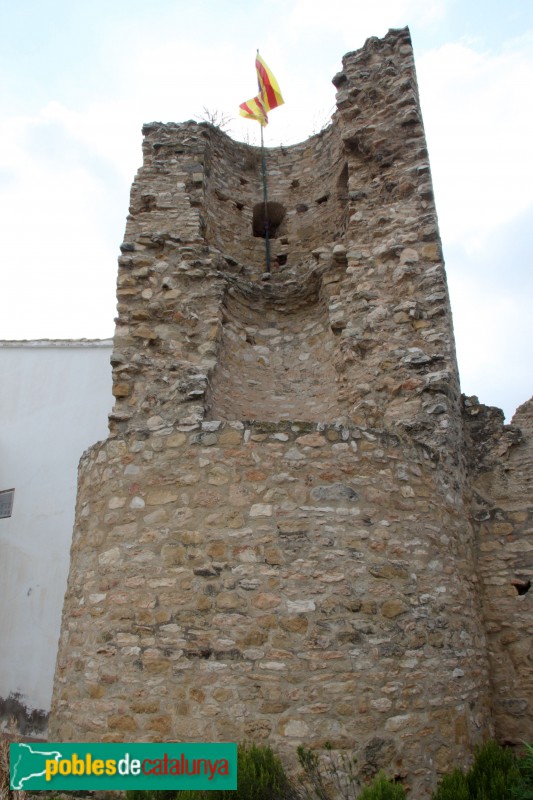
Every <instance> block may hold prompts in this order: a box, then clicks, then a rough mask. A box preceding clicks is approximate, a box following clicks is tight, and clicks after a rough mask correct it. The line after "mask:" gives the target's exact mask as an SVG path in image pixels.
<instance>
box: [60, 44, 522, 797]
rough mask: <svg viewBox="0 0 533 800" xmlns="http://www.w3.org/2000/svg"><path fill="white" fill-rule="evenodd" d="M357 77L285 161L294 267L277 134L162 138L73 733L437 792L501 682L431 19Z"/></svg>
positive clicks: (88, 528) (77, 619) (156, 144)
mask: <svg viewBox="0 0 533 800" xmlns="http://www.w3.org/2000/svg"><path fill="white" fill-rule="evenodd" d="M334 83H335V86H336V87H337V89H338V94H337V112H336V114H335V116H334V118H333V120H332V124H331V126H330V127H328V128H327V129H326V130H325V131H323V132H322V133H320V134H318V135H317V136H313V137H312V138H311V139H309V140H308V141H306V142H304V143H302V144H298V145H295V146H291V147H287V148H275V149H272V150H270V151H269V152H268V157H267V158H268V165H269V191H270V196H271V198H272V202H271V204H270V206H269V219H270V225H271V236H272V250H273V259H274V267H273V272H272V277H271V279H270V280H269V281H265V280H263V279H262V278H263V269H264V267H263V264H264V240H263V239H262V238H261V236H260V235H258V234H260V233H261V231H262V221H261V215H262V201H261V172H260V169H261V166H260V159H259V153H258V150H257V149H256V148H253V147H250V146H247V145H244V144H240V143H237V142H234V141H232V140H231V139H229V138H228V137H227V136H226V135H225V134H224V133H222V132H221V131H220V130H218V129H216V128H214V127H212V126H210V125H207V124H196V123H193V122H187V123H184V124H179V125H176V124H167V125H163V124H160V123H152V124H150V125H146V126H145V128H144V146H143V151H144V163H143V166H142V168H141V169H140V171H139V173H138V175H137V178H136V180H135V182H134V185H133V188H132V194H131V207H130V215H129V217H128V223H127V228H126V236H125V241H124V243H123V244H122V247H121V250H122V255H121V257H120V259H119V276H118V290H117V294H118V319H117V327H116V334H115V344H114V354H113V357H112V363H113V372H114V395H115V397H116V405H115V409H114V411H113V413H112V415H111V418H110V435H109V438H108V439H107V440H106V441H105V442H103V443H100V444H97V445H95V446H94V447H93V448H91V449H90V450H89V451H88V452H87V453H85V455H84V456H83V458H82V461H81V466H80V474H79V493H78V502H77V515H76V526H75V532H74V539H73V545H72V563H71V571H70V577H69V584H68V590H67V595H66V600H65V608H64V615H63V627H62V634H61V640H60V649H59V655H58V662H57V670H56V679H55V689H54V701H53V708H52V718H51V725H50V730H51V737H52V738H53V739H56V740H102V741H117V740H123V739H124V740H141V741H146V740H162V739H167V740H189V741H215V740H242V739H253V740H259V741H264V742H267V741H268V742H269V743H270V744H271V745H272V746H273V747H274V749H275V750H276V751H277V752H279V753H280V754H281V755H282V756H284V757H285V758H286V759H287V760H290V759H294V754H295V749H296V746H297V744H299V743H300V742H303V743H305V744H306V746H309V747H312V748H320V747H323V746H324V744H325V743H326V742H330V743H331V744H332V745H333V747H334V748H339V749H343V748H348V749H350V750H352V749H353V750H356V751H357V753H358V756H359V763H360V765H361V766H362V767H363V768H364V769H366V770H367V771H370V772H371V771H372V770H375V769H377V768H378V767H380V766H383V767H385V768H387V769H388V770H389V771H391V772H396V773H397V774H398V775H401V776H404V777H405V778H406V779H407V780H408V781H409V783H410V784H411V785H412V786H414V787H415V789H416V790H417V791H418V792H419V794H418V795H416V796H417V797H420V798H422V797H425V796H426V795H427V792H428V791H429V787H431V786H432V785H433V784H434V782H435V778H436V774H437V773H438V772H440V771H442V770H445V769H448V768H450V767H452V766H455V765H456V764H458V763H462V762H463V761H464V759H465V757H467V755H468V753H469V752H470V751H471V749H472V747H473V745H474V744H475V743H476V742H478V741H480V740H481V739H482V738H483V737H484V736H486V735H488V734H490V733H491V732H492V727H491V726H492V710H491V708H492V705H491V704H492V703H493V691H492V692H491V690H490V688H489V661H488V651H487V641H486V635H485V629H484V625H483V621H482V619H483V618H482V591H481V589H482V586H481V582H480V577H479V571H478V569H477V568H476V566H475V565H476V564H477V561H476V540H475V535H474V529H473V526H472V524H471V522H470V519H469V510H468V508H467V503H468V504H469V503H470V502H471V499H472V491H473V490H472V486H471V481H470V479H468V478H467V471H466V470H467V466H468V464H467V459H466V458H465V452H466V449H465V447H466V446H465V435H464V430H463V417H462V409H461V397H460V390H459V380H458V372H457V365H456V359H455V352H454V341H453V331H452V319H451V311H450V305H449V300H448V293H447V287H446V278H445V272H444V266H443V261H442V253H441V245H440V240H439V233H438V226H437V217H436V211H435V205H434V200H433V192H432V185H431V177H430V168H429V162H428V154H427V149H426V142H425V137H424V131H423V126H422V120H421V116H420V108H419V101H418V92H417V85H416V77H415V70H414V62H413V53H412V48H411V42H410V37H409V32H408V30H407V29H403V30H394V31H390V32H389V33H388V34H387V36H385V37H384V38H383V39H381V40H379V39H370V40H368V41H367V43H366V44H365V46H364V47H363V48H362V49H361V50H359V51H357V52H354V53H349V54H348V55H347V56H345V58H344V61H343V71H342V72H341V73H339V74H338V75H336V76H335V78H334ZM500 427H501V426H500ZM468 435H469V436H470V437H471V438H472V437H473V438H474V439H475V438H476V436H477V437H478V439H479V436H480V435H481V434H479V431H478V432H477V433H476V431H475V430H473V429H472V428H469V434H468ZM469 441H470V439H469ZM473 446H474V445H472V447H473ZM472 469H474V467H472ZM479 497H480V496H479V495H478V496H477V498H478V501H479V502H481V501H480V500H479ZM489 505H490V504H489ZM483 513H485V514H488V517H485V518H484V519H487V518H490V515H491V511H490V509H489V510H488V511H487V510H486V509H485V510H484V511H483ZM526 516H527V515H526ZM482 519H483V517H479V520H482ZM523 521H524V520H523V519H522V522H521V523H520V524H522V523H523ZM506 586H507V584H506ZM514 595H516V592H513V596H514Z"/></svg>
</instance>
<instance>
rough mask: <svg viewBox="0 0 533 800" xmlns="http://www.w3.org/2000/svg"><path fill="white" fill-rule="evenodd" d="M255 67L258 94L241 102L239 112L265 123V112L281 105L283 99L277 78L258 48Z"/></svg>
mask: <svg viewBox="0 0 533 800" xmlns="http://www.w3.org/2000/svg"><path fill="white" fill-rule="evenodd" d="M255 69H256V71H257V81H258V83H259V94H258V95H256V96H255V97H253V98H252V99H251V100H247V101H246V103H241V104H240V106H239V113H240V114H242V116H243V117H247V118H248V119H256V120H257V121H258V122H259V123H260V124H261V125H267V124H268V116H267V113H268V112H269V111H272V109H273V108H277V107H278V106H281V105H283V103H284V102H285V101H284V99H283V97H282V96H281V91H280V88H279V84H278V82H277V80H276V79H275V77H274V75H273V74H272V72H271V70H270V69H269V68H268V67H267V65H266V64H265V62H264V61H263V59H262V58H261V56H260V55H259V50H258V51H257V55H256V57H255Z"/></svg>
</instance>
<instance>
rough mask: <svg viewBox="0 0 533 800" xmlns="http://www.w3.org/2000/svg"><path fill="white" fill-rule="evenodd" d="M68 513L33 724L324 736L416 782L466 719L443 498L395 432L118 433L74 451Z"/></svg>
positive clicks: (60, 730) (414, 450) (465, 674)
mask: <svg viewBox="0 0 533 800" xmlns="http://www.w3.org/2000/svg"><path fill="white" fill-rule="evenodd" d="M191 427H192V430H191ZM77 519H78V522H77V527H76V532H75V538H74V541H73V552H74V553H75V554H76V558H75V559H73V564H72V569H71V573H70V578H69V590H68V595H69V598H70V599H69V604H70V609H69V614H68V617H67V618H66V619H65V624H64V628H63V632H62V637H61V643H60V655H59V660H58V667H57V675H56V693H55V699H54V708H53V711H52V717H53V720H54V721H53V723H52V728H51V736H52V737H59V739H60V740H63V739H67V740H69V739H85V740H91V739H98V740H104V741H106V740H109V741H116V740H119V739H120V740H122V739H129V740H139V739H141V740H158V739H171V740H176V739H177V740H180V739H181V740H183V739H186V740H196V741H200V740H216V739H220V738H224V739H230V740H233V739H241V738H242V737H246V738H251V739H254V740H260V741H266V740H268V741H269V742H270V743H271V744H272V745H273V746H274V747H275V749H276V750H277V751H279V752H280V753H282V754H283V755H284V756H285V757H287V758H288V759H289V761H291V760H292V761H294V756H295V748H296V745H297V744H298V743H300V742H302V741H303V742H305V743H306V744H307V745H308V746H311V747H323V746H324V744H325V743H326V741H330V742H331V743H332V744H333V746H334V747H335V748H352V747H354V748H355V749H356V750H357V752H358V755H359V758H360V762H361V765H362V766H364V767H365V769H366V770H369V771H372V770H375V769H376V768H377V767H379V766H387V767H388V768H389V769H393V770H395V771H396V772H397V774H399V775H402V776H404V777H405V778H407V779H408V780H409V782H414V784H415V785H416V786H417V787H418V788H419V790H420V791H421V792H423V791H425V790H427V788H428V786H429V785H430V784H431V782H432V780H433V775H434V771H435V769H436V770H444V769H448V768H449V767H451V766H453V765H454V764H455V763H458V762H459V761H461V759H462V758H463V756H464V752H465V751H468V750H469V749H470V748H471V746H472V745H473V743H474V742H476V741H478V740H479V738H480V736H482V735H483V734H484V733H486V730H487V728H486V724H487V723H486V721H487V719H488V709H487V701H488V687H487V672H486V663H485V647H486V644H485V640H484V634H483V633H482V631H481V630H480V626H479V619H478V610H477V607H476V603H475V592H476V589H477V582H476V581H477V579H476V576H475V574H473V572H472V569H471V564H472V552H471V548H470V545H469V540H468V537H467V536H465V523H464V514H463V508H462V498H461V496H460V495H458V494H456V495H451V494H450V493H449V491H448V489H447V488H446V487H445V486H444V485H443V482H442V476H441V474H440V471H439V468H438V464H436V463H435V461H434V459H433V458H432V457H431V455H430V454H429V453H428V451H427V450H426V449H425V448H423V447H421V446H419V445H416V444H415V443H413V442H412V441H411V440H410V439H409V438H408V437H407V438H402V437H399V436H396V435H391V434H390V433H387V432H384V431H370V430H362V429H359V428H355V427H349V428H348V427H342V426H339V425H318V426H317V425H316V424H310V423H307V424H306V423H294V422H285V423H283V422H280V423H270V424H260V423H254V424H250V425H248V424H243V423H242V422H233V423H226V424H223V423H220V422H204V423H201V424H198V425H196V426H181V429H180V426H178V428H177V429H176V430H175V431H174V432H173V433H162V434H161V435H156V436H151V437H148V438H147V437H145V436H143V435H141V434H140V433H139V434H136V435H128V436H126V437H122V438H118V439H114V440H110V441H108V442H107V443H104V444H102V445H100V446H98V447H95V448H93V449H92V450H91V451H89V452H88V454H87V456H86V457H85V458H84V459H83V462H82V466H81V472H80V499H79V502H78V508H77ZM417 796H422V794H420V795H417Z"/></svg>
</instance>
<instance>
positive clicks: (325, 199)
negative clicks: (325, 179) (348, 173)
mask: <svg viewBox="0 0 533 800" xmlns="http://www.w3.org/2000/svg"><path fill="white" fill-rule="evenodd" d="M328 200H329V192H326V194H323V195H322V196H321V197H319V198H317V201H316V202H317V205H321V204H322V203H327V202H328Z"/></svg>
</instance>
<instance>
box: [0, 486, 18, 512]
mask: <svg viewBox="0 0 533 800" xmlns="http://www.w3.org/2000/svg"><path fill="white" fill-rule="evenodd" d="M14 497H15V490H14V489H5V490H4V491H3V492H0V519H7V517H10V516H11V512H12V511H13V498H14Z"/></svg>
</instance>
